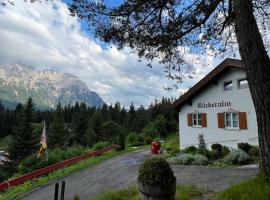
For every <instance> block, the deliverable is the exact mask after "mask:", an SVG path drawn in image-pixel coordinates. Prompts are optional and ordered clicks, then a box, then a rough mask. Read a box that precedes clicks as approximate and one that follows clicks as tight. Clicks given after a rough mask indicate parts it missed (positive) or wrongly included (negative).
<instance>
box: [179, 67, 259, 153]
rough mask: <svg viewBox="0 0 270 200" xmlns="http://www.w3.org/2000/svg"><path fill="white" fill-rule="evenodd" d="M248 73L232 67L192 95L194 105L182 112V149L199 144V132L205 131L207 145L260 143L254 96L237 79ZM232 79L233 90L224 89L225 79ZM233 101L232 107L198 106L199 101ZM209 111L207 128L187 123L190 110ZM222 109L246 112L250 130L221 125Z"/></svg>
mask: <svg viewBox="0 0 270 200" xmlns="http://www.w3.org/2000/svg"><path fill="white" fill-rule="evenodd" d="M245 77H246V75H245V72H244V71H243V70H241V69H230V70H229V71H227V72H226V73H224V74H223V75H222V76H220V77H219V78H218V80H217V82H216V83H215V84H214V83H213V84H211V85H209V86H208V87H207V88H205V89H203V90H202V91H200V92H199V93H198V94H197V95H196V96H194V97H193V98H192V105H188V104H185V105H183V106H182V107H181V108H180V112H179V133H180V137H179V139H180V149H183V148H185V147H186V146H191V145H194V146H197V145H198V135H199V134H203V135H204V139H205V142H206V144H207V148H210V147H211V145H212V144H213V143H220V144H222V145H226V146H229V147H233V148H236V147H237V143H240V142H247V143H249V144H253V145H257V144H258V134H257V132H258V131H257V121H256V114H255V109H254V105H253V101H252V99H251V94H250V91H249V88H245V89H238V88H237V84H238V80H239V79H242V78H245ZM230 80H232V81H233V89H232V90H230V91H224V89H223V87H224V82H225V81H230ZM222 101H223V102H231V106H224V107H218V106H216V107H209V108H198V103H208V102H210V103H219V102H222ZM200 112H202V113H206V115H207V127H204V128H202V127H199V128H197V127H190V126H188V122H187V115H188V113H200ZM222 112H246V117H247V130H239V129H238V130H231V129H226V128H218V119H217V113H222Z"/></svg>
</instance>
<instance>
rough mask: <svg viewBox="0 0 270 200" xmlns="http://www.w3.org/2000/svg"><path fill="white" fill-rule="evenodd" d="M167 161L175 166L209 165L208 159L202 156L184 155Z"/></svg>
mask: <svg viewBox="0 0 270 200" xmlns="http://www.w3.org/2000/svg"><path fill="white" fill-rule="evenodd" d="M167 161H168V162H169V163H171V164H175V165H189V164H194V165H206V164H207V163H208V159H207V158H206V157H205V156H203V155H200V154H196V155H191V154H182V155H180V156H176V157H171V158H168V159H167Z"/></svg>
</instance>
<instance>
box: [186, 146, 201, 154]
mask: <svg viewBox="0 0 270 200" xmlns="http://www.w3.org/2000/svg"><path fill="white" fill-rule="evenodd" d="M184 152H185V153H192V154H195V153H197V152H198V149H197V148H196V147H195V146H190V147H186V148H185V150H184Z"/></svg>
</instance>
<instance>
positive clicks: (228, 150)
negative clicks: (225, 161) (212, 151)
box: [221, 146, 231, 157]
mask: <svg viewBox="0 0 270 200" xmlns="http://www.w3.org/2000/svg"><path fill="white" fill-rule="evenodd" d="M230 152H231V151H230V149H229V147H226V146H222V152H221V154H222V157H225V156H227V155H228V154H229V153H230Z"/></svg>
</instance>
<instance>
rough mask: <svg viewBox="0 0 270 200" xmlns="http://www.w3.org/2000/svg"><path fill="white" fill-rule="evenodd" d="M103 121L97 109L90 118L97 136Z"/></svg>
mask: <svg viewBox="0 0 270 200" xmlns="http://www.w3.org/2000/svg"><path fill="white" fill-rule="evenodd" d="M103 122H104V121H103V118H102V115H101V112H100V111H99V110H97V111H96V112H95V113H94V115H93V117H92V119H91V127H92V129H93V130H94V131H95V133H96V134H97V135H98V136H99V135H100V128H101V125H102V124H103Z"/></svg>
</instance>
